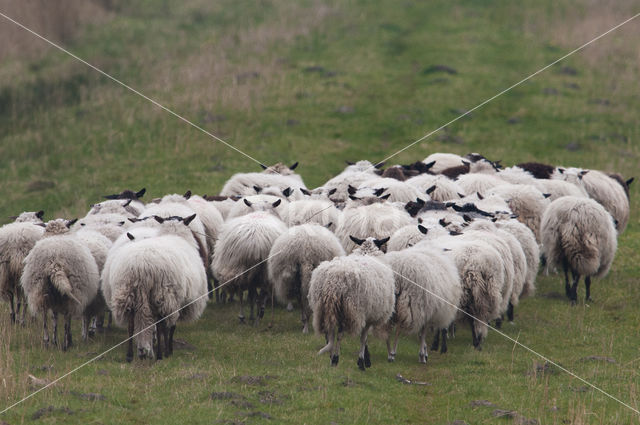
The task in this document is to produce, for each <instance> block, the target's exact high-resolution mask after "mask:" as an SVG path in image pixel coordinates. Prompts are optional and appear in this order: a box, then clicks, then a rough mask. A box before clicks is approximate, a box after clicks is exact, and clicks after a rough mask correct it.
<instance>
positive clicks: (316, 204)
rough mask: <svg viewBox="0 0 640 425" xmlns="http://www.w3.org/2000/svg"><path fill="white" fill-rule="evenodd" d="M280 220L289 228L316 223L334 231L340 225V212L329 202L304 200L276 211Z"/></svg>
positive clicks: (291, 203)
mask: <svg viewBox="0 0 640 425" xmlns="http://www.w3.org/2000/svg"><path fill="white" fill-rule="evenodd" d="M278 213H279V214H280V218H281V219H282V221H284V222H285V224H286V225H287V226H289V227H292V226H298V225H301V224H305V223H317V224H320V225H321V226H328V228H329V229H330V230H332V231H333V230H335V229H336V227H337V226H338V223H340V220H341V217H342V212H341V211H340V210H338V209H337V208H336V207H335V206H334V204H333V203H332V202H331V201H328V200H320V199H305V200H302V201H293V202H290V203H288V204H285V205H283V206H282V207H280V208H279V209H278Z"/></svg>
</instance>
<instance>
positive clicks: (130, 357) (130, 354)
mask: <svg viewBox="0 0 640 425" xmlns="http://www.w3.org/2000/svg"><path fill="white" fill-rule="evenodd" d="M132 360H133V314H131V315H129V344H128V347H127V361H128V362H131V361H132Z"/></svg>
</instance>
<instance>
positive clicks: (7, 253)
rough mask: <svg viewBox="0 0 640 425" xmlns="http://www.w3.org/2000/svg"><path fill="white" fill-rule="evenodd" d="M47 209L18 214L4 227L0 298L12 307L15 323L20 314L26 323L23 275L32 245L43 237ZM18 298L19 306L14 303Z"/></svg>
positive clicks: (0, 242) (1, 232)
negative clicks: (21, 282) (21, 278)
mask: <svg viewBox="0 0 640 425" xmlns="http://www.w3.org/2000/svg"><path fill="white" fill-rule="evenodd" d="M43 216H44V211H38V212H37V213H34V212H23V213H22V214H20V215H19V216H17V217H15V222H14V223H9V224H5V225H4V226H2V227H0V297H2V299H3V300H5V301H7V302H9V305H10V306H11V313H10V315H11V323H15V321H16V307H17V313H18V314H20V310H21V309H22V317H21V319H20V323H22V324H23V325H24V312H25V311H26V309H27V306H26V305H24V306H23V303H24V293H23V292H22V287H21V286H20V277H21V276H22V270H23V268H24V264H23V261H24V259H25V258H26V256H27V255H28V254H29V251H31V248H33V246H34V245H35V244H36V242H37V241H38V240H39V239H40V238H41V237H42V234H43V233H44V228H43V226H44V224H43V223H42V217H43ZM14 300H15V301H16V303H17V305H14Z"/></svg>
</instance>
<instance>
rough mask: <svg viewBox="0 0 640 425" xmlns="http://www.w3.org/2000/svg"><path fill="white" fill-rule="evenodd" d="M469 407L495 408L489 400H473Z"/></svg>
mask: <svg viewBox="0 0 640 425" xmlns="http://www.w3.org/2000/svg"><path fill="white" fill-rule="evenodd" d="M469 404H470V405H471V407H479V406H482V407H497V406H496V405H495V404H493V403H491V402H490V401H489V400H473V401H472V402H471V403H469Z"/></svg>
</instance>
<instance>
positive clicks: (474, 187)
mask: <svg viewBox="0 0 640 425" xmlns="http://www.w3.org/2000/svg"><path fill="white" fill-rule="evenodd" d="M456 183H458V185H459V186H460V187H461V188H462V191H463V192H462V193H463V194H464V195H471V194H474V193H478V192H479V193H481V194H482V195H486V194H487V192H488V191H489V190H490V189H491V188H494V187H496V186H500V185H503V184H505V183H506V182H505V181H504V180H502V179H501V178H500V177H498V176H497V175H494V174H478V173H473V174H463V175H461V176H459V177H458V178H457V179H456Z"/></svg>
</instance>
